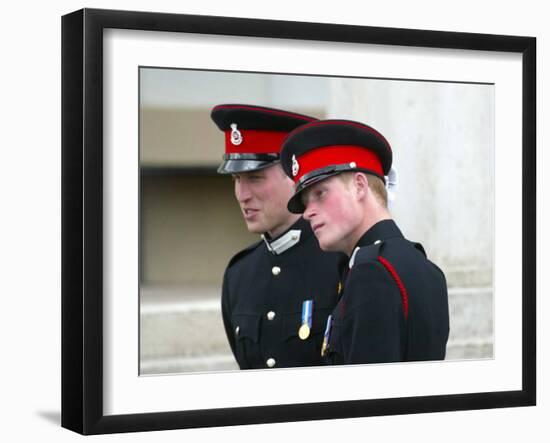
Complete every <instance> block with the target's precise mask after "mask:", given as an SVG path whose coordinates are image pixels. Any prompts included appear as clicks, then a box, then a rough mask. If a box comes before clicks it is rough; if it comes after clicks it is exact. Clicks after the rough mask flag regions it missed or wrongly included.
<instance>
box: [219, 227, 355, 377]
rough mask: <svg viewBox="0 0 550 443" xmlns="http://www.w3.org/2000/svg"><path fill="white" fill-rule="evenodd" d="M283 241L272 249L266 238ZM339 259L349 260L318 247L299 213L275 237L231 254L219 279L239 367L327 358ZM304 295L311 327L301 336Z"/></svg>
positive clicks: (307, 362)
mask: <svg viewBox="0 0 550 443" xmlns="http://www.w3.org/2000/svg"><path fill="white" fill-rule="evenodd" d="M298 231H299V235H297V234H298ZM297 238H299V240H298V241H296V240H297ZM281 242H282V243H283V245H285V244H286V246H285V247H283V248H279V249H278V251H277V250H274V251H273V252H271V251H270V249H271V247H268V243H269V244H270V245H277V244H278V243H279V245H280V244H281ZM289 244H290V247H289ZM275 249H277V248H275ZM281 249H283V250H282V251H281ZM277 252H279V253H277ZM342 261H346V262H347V257H345V255H343V254H339V253H327V252H323V251H322V250H321V249H320V248H319V244H318V243H317V239H316V238H315V236H314V235H313V232H312V230H311V227H310V225H309V223H308V222H306V221H305V220H304V219H302V218H301V219H300V220H298V221H297V222H296V223H295V224H294V225H293V226H291V227H290V228H289V230H288V231H287V232H285V233H283V234H282V235H281V236H279V237H278V238H276V239H272V240H270V241H269V242H268V241H267V240H266V241H265V242H264V241H260V242H258V243H255V244H254V245H252V246H250V247H249V248H247V249H245V250H243V251H241V252H239V253H238V254H237V255H235V256H234V257H233V258H232V259H231V261H230V262H229V265H228V267H227V269H226V271H225V275H224V280H223V290H222V314H223V322H224V326H225V331H226V334H227V338H228V340H229V344H230V345H231V349H232V351H233V354H234V355H235V358H236V360H237V362H238V364H239V367H240V368H241V369H252V368H281V367H295V366H315V365H323V364H325V363H324V359H323V358H322V357H321V345H322V342H323V332H324V327H325V324H326V320H327V317H328V315H329V314H330V313H331V311H332V309H333V308H334V307H335V305H336V302H337V298H338V291H339V288H340V289H341V287H342V285H340V284H339V283H340V280H339V267H340V265H341V262H342ZM307 300H313V309H312V318H311V326H312V327H311V333H310V335H309V336H308V337H307V338H306V339H305V340H302V339H300V338H299V336H298V330H299V328H300V326H301V324H302V307H303V302H304V301H307Z"/></svg>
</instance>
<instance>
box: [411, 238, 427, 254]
mask: <svg viewBox="0 0 550 443" xmlns="http://www.w3.org/2000/svg"><path fill="white" fill-rule="evenodd" d="M409 243H410V244H411V245H413V247H414V248H415V249H417V250H419V251H420V252H422V255H423V256H424V257H427V255H426V251H425V250H424V246H422V245H421V244H420V243H415V242H412V241H410V242H409Z"/></svg>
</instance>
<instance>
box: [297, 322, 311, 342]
mask: <svg viewBox="0 0 550 443" xmlns="http://www.w3.org/2000/svg"><path fill="white" fill-rule="evenodd" d="M298 337H300V338H301V339H302V340H305V339H306V338H308V337H309V326H308V325H302V326H300V329H298Z"/></svg>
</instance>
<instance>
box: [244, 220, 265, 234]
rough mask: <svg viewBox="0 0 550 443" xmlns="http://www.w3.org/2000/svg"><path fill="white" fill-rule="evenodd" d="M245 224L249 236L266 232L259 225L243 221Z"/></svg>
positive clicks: (261, 225)
mask: <svg viewBox="0 0 550 443" xmlns="http://www.w3.org/2000/svg"><path fill="white" fill-rule="evenodd" d="M245 223H246V229H247V230H248V232H250V233H251V234H263V233H264V232H266V230H265V227H264V226H263V224H261V223H258V222H248V221H245Z"/></svg>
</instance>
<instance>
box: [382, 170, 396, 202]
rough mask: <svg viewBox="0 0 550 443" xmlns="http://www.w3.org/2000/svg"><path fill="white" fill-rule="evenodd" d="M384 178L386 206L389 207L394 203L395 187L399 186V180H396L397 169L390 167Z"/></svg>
mask: <svg viewBox="0 0 550 443" xmlns="http://www.w3.org/2000/svg"><path fill="white" fill-rule="evenodd" d="M385 178H386V192H387V193H388V206H390V207H391V204H392V203H393V202H395V199H396V196H397V187H398V185H399V180H398V178H397V169H395V167H393V166H392V167H391V168H390V170H389V171H388V175H386V176H385Z"/></svg>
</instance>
